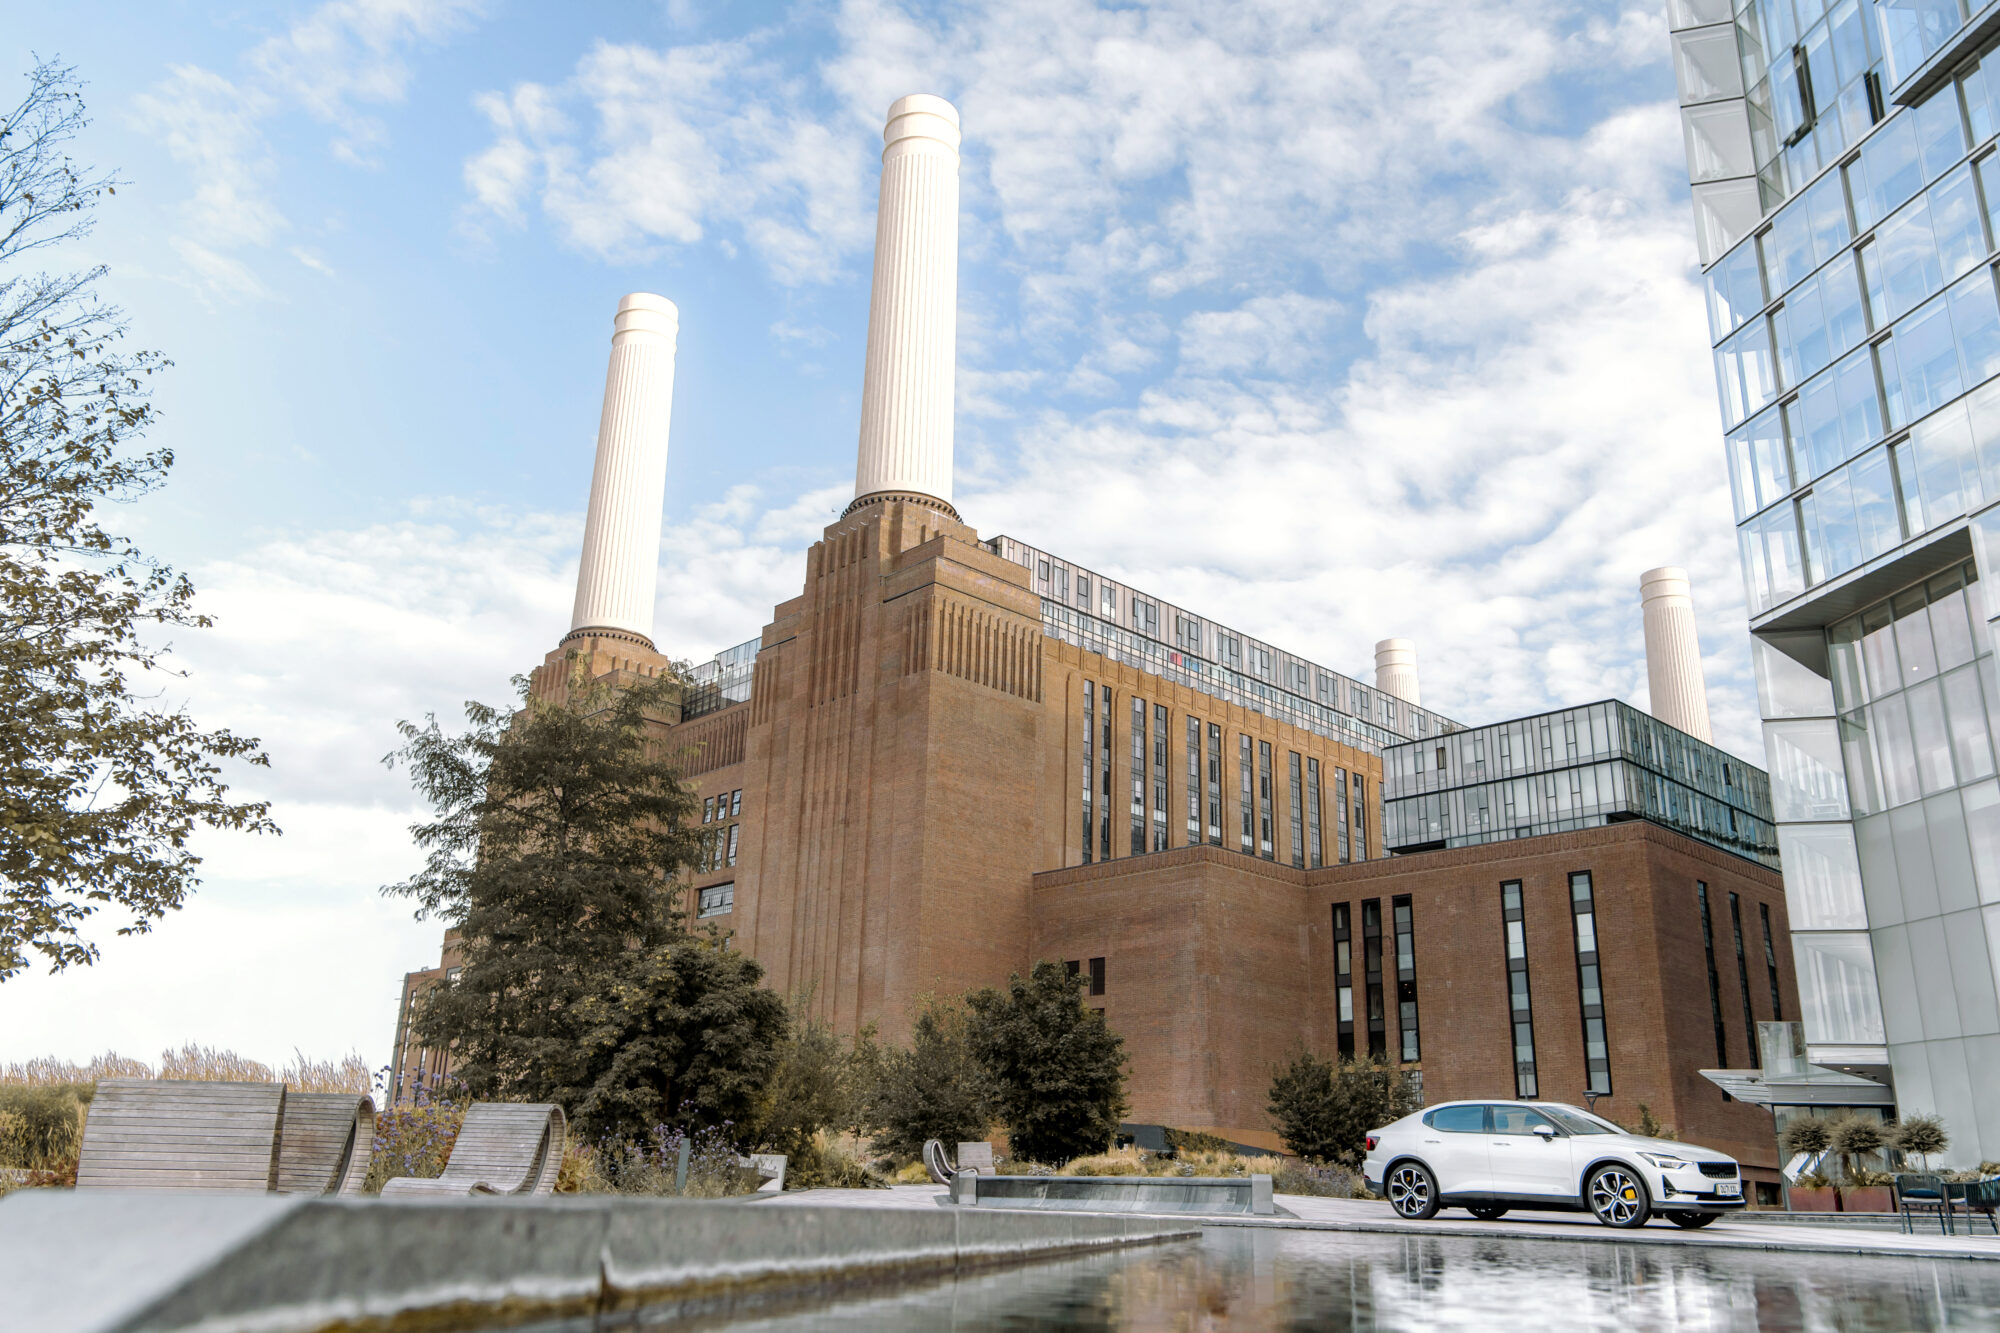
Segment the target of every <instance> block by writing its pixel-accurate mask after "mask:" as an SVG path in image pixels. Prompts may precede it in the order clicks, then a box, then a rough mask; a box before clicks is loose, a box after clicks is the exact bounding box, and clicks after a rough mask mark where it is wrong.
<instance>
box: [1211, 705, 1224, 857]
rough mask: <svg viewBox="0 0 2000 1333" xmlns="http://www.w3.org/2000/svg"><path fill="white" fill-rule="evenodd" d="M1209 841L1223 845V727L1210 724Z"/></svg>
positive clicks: (1212, 843)
mask: <svg viewBox="0 0 2000 1333" xmlns="http://www.w3.org/2000/svg"><path fill="white" fill-rule="evenodd" d="M1208 841H1209V843H1210V845H1211V846H1215V847H1220V846H1221V845H1222V728H1221V727H1220V726H1218V725H1217V724H1215V723H1213V722H1211V723H1209V724H1208Z"/></svg>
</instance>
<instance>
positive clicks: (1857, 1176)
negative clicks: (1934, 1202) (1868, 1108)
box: [1831, 1114, 1896, 1213]
mask: <svg viewBox="0 0 2000 1333" xmlns="http://www.w3.org/2000/svg"><path fill="white" fill-rule="evenodd" d="M1831 1133H1832V1137H1833V1151H1834V1154H1835V1155H1836V1156H1837V1157H1839V1158H1840V1169H1841V1175H1842V1177H1843V1178H1844V1181H1845V1184H1844V1185H1843V1186H1842V1188H1841V1190H1840V1210H1841V1211H1842V1212H1845V1213H1893V1212H1895V1211H1896V1196H1895V1192H1894V1191H1893V1189H1892V1188H1891V1177H1889V1176H1887V1175H1884V1174H1883V1173H1882V1172H1880V1171H1869V1170H1864V1169H1863V1167H1862V1166H1861V1160H1860V1159H1861V1158H1863V1157H1866V1156H1868V1155H1869V1154H1870V1153H1874V1152H1880V1151H1881V1150H1882V1148H1883V1146H1884V1145H1885V1144H1887V1143H1888V1141H1889V1135H1888V1133H1887V1130H1886V1127H1885V1126H1884V1125H1883V1124H1882V1122H1881V1121H1879V1120H1876V1119H1875V1118H1873V1117H1872V1116H1862V1115H1853V1114H1849V1115H1844V1116H1842V1117H1841V1118H1840V1119H1838V1120H1836V1121H1834V1122H1833V1125H1832V1127H1831Z"/></svg>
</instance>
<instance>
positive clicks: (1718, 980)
mask: <svg viewBox="0 0 2000 1333" xmlns="http://www.w3.org/2000/svg"><path fill="white" fill-rule="evenodd" d="M1694 896H1695V900H1696V901H1697V902H1699V903H1700V904H1701V947H1702V949H1703V951H1704V952H1706V953H1707V954H1708V1015H1709V1017H1710V1018H1711V1019H1712V1020H1713V1021H1714V1023H1715V1067H1716V1068H1717V1069H1727V1068H1729V1031H1728V1029H1727V1028H1725V1027H1724V1026H1723V1024H1722V973H1721V972H1719V971H1718V970H1717V969H1716V966H1715V923H1714V921H1713V920H1712V919H1711V916H1710V913H1709V910H1708V885H1706V884H1704V883H1702V882H1701V881H1700V880H1696V881H1695V882H1694ZM1725 1095H1726V1094H1725Z"/></svg>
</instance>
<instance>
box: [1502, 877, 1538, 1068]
mask: <svg viewBox="0 0 2000 1333" xmlns="http://www.w3.org/2000/svg"><path fill="white" fill-rule="evenodd" d="M1500 930H1501V934H1502V937H1503V938H1504V939H1505V940H1506V944H1507V1013H1508V1019H1509V1022H1510V1023H1511V1024H1512V1026H1513V1030H1514V1095H1515V1096H1516V1097H1539V1096H1541V1095H1542V1094H1541V1092H1540V1091H1539V1090H1538V1085H1537V1084H1536V1081H1535V1013H1534V1006H1533V1004H1532V1003H1531V1001H1530V999H1529V996H1528V933H1527V932H1528V924H1527V919H1526V916H1525V914H1524V913H1523V911H1522V909H1521V882H1520V881H1519V880H1509V881H1508V882H1507V883H1505V884H1502V885H1501V886H1500Z"/></svg>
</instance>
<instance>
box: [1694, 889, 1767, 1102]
mask: <svg viewBox="0 0 2000 1333" xmlns="http://www.w3.org/2000/svg"><path fill="white" fill-rule="evenodd" d="M1694 891H1695V899H1696V902H1697V904H1698V905H1699V906H1700V908H1701V944H1702V950H1703V952H1704V953H1705V954H1706V955H1707V962H1708V1007H1709V1015H1710V1017H1711V1019H1712V1020H1713V1022H1714V1024H1715V1062H1716V1065H1717V1067H1718V1068H1722V1069H1727V1068H1729V1032H1728V1028H1727V1026H1726V1025H1725V1024H1724V1023H1723V1019H1722V976H1721V973H1720V971H1719V970H1718V969H1717V967H1716V965H1715V923H1714V919H1713V917H1712V915H1711V912H1710V907H1709V894H1708V885H1707V884H1705V883H1703V882H1702V881H1700V880H1696V881H1695V886H1694ZM1757 913H1758V916H1759V917H1760V918H1761V919H1762V921H1763V926H1764V975H1765V980H1766V981H1767V982H1768V983H1769V985H1770V987H1771V1018H1772V1020H1773V1021H1775V1022H1779V1023H1782V1022H1784V1021H1785V997H1784V992H1783V989H1782V988H1781V987H1780V986H1779V984H1778V948H1777V942H1776V940H1775V939H1774V938H1773V935H1772V930H1771V908H1770V905H1769V904H1768V903H1759V904H1757ZM1729 930H1730V934H1731V936H1732V937H1733V939H1734V941H1735V944H1736V980H1737V982H1738V984H1739V987H1740V989H1741V993H1742V1000H1743V1037H1744V1044H1745V1045H1746V1046H1747V1047H1748V1049H1749V1052H1750V1065H1751V1067H1752V1068H1753V1069H1757V1068H1762V1067H1763V1063H1764V1058H1763V1052H1762V1050H1761V1049H1760V1048H1759V1047H1758V1045H1757V1015H1756V1012H1755V1010H1754V1009H1753V1008H1752V1006H1751V1003H1750V988H1751V984H1752V983H1751V981H1750V959H1749V950H1748V949H1747V947H1746V946H1745V944H1744V939H1743V903H1742V900H1741V899H1740V898H1738V897H1737V895H1736V894H1734V893H1732V894H1730V895H1729Z"/></svg>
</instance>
